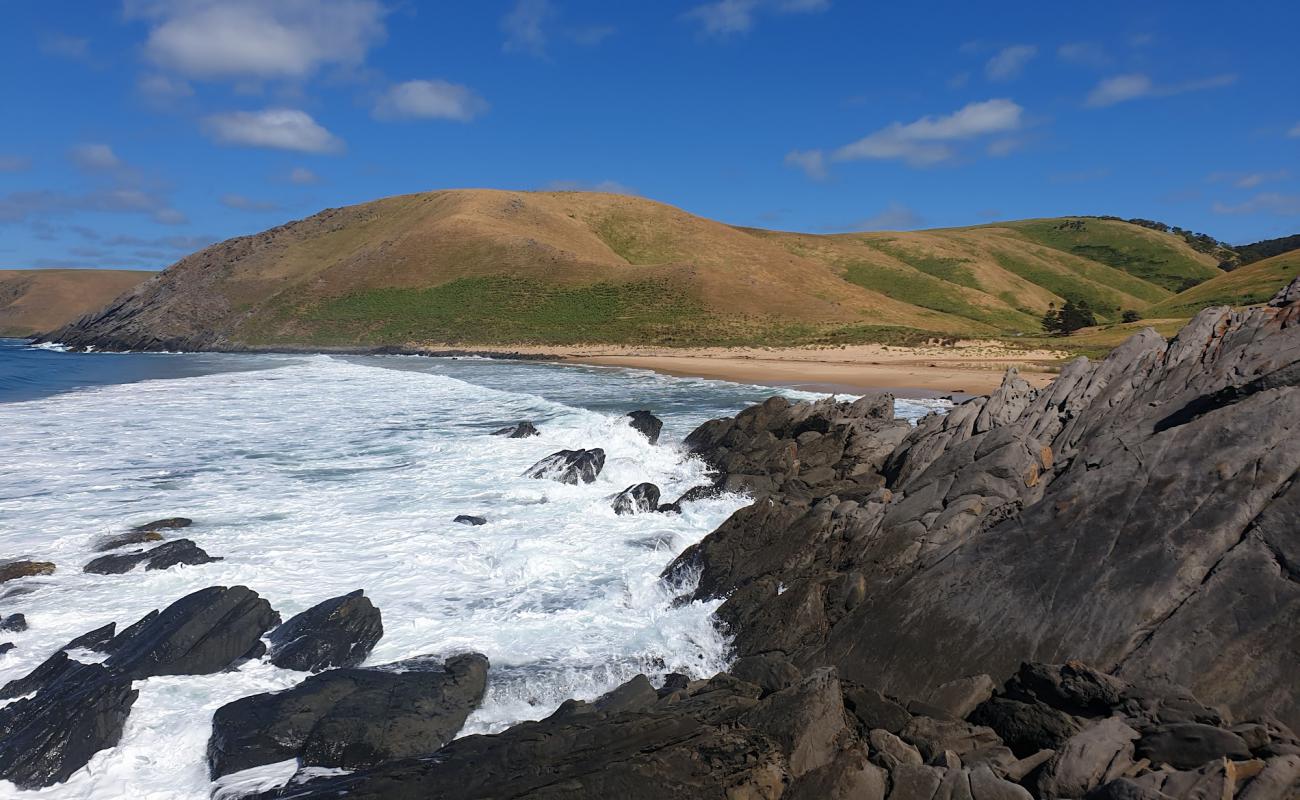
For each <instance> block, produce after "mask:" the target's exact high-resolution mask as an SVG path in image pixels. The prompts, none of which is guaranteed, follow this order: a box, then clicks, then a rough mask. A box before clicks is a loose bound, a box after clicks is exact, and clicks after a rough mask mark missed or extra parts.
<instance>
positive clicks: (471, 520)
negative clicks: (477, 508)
mask: <svg viewBox="0 0 1300 800" xmlns="http://www.w3.org/2000/svg"><path fill="white" fill-rule="evenodd" d="M452 522H455V523H457V524H460V525H475V526H477V525H486V524H487V518H486V517H475V516H473V515H471V514H457V515H456V518H455V519H453V520H452Z"/></svg>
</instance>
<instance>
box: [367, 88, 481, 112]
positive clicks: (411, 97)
mask: <svg viewBox="0 0 1300 800" xmlns="http://www.w3.org/2000/svg"><path fill="white" fill-rule="evenodd" d="M487 109H488V104H487V101H486V100H484V99H483V98H482V97H479V96H478V95H477V94H475V93H474V90H473V89H470V88H469V87H468V86H462V85H460V84H458V83H448V82H447V81H442V80H429V81H406V82H405V83H398V84H394V85H393V86H390V87H389V88H388V90H387V91H386V92H384V93H383V94H382V95H381V96H380V98H379V101H378V102H377V103H375V107H374V110H373V114H374V116H375V117H376V118H378V119H389V120H395V119H451V120H456V121H457V122H469V121H470V120H472V119H474V118H475V117H477V116H479V115H480V114H482V113H484V112H486V111H487Z"/></svg>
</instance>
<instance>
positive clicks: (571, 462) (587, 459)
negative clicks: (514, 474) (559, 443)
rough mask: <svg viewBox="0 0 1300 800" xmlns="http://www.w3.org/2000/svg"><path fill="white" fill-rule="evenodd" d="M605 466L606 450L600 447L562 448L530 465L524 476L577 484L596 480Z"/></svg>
mask: <svg viewBox="0 0 1300 800" xmlns="http://www.w3.org/2000/svg"><path fill="white" fill-rule="evenodd" d="M604 468H605V451H604V450H602V449H600V448H599V447H595V448H592V449H591V450H561V451H559V452H558V453H552V454H551V455H549V456H547V457H546V458H543V459H542V460H541V461H538V462H537V463H536V464H534V465H532V466H531V467H529V468H528V470H527V471H526V472H524V477H527V478H543V479H549V480H553V481H559V482H560V483H568V484H572V485H575V486H576V485H577V484H579V483H591V482H592V481H594V480H596V476H597V475H599V474H600V471H601V470H602V469H604Z"/></svg>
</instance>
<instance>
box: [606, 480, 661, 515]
mask: <svg viewBox="0 0 1300 800" xmlns="http://www.w3.org/2000/svg"><path fill="white" fill-rule="evenodd" d="M611 505H612V506H613V508H614V513H615V514H619V515H622V514H646V513H649V512H651V511H657V510H658V509H659V487H658V486H655V485H654V484H653V483H638V484H636V485H634V486H629V487H627V488H626V489H624V490H623V491H621V492H619V493H618V496H617V497H615V498H614V502H613V503H612V504H611Z"/></svg>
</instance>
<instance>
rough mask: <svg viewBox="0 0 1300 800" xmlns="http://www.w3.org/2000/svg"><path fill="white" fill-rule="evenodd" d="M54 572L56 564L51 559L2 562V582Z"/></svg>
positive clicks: (0, 579)
mask: <svg viewBox="0 0 1300 800" xmlns="http://www.w3.org/2000/svg"><path fill="white" fill-rule="evenodd" d="M52 574H54V565H53V564H52V563H50V562H49V561H28V560H25V559H15V560H13V561H2V562H0V583H8V582H9V581H13V580H17V579H19V578H29V577H32V576H34V575H52Z"/></svg>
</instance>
